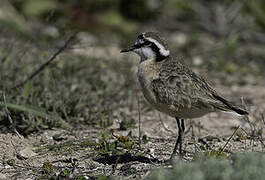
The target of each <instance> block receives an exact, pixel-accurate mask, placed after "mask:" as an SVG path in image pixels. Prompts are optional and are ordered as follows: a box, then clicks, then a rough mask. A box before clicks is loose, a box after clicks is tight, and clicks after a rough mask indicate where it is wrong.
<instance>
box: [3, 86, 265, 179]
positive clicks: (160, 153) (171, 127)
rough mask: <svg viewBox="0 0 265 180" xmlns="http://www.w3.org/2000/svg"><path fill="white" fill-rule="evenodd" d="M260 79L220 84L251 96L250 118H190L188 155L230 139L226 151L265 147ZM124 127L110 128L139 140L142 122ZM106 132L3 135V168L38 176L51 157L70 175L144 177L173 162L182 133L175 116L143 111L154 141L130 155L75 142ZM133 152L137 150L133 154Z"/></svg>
mask: <svg viewBox="0 0 265 180" xmlns="http://www.w3.org/2000/svg"><path fill="white" fill-rule="evenodd" d="M259 82H261V83H260V84H255V85H251V84H248V85H246V86H240V87H232V88H231V87H223V86H222V87H221V86H219V85H218V84H217V85H216V89H217V90H218V91H219V92H222V94H224V95H225V96H226V97H228V98H229V97H231V99H233V96H236V97H238V94H240V96H243V97H245V98H246V99H245V101H246V103H247V102H249V103H251V104H252V105H251V104H250V105H248V107H249V111H250V115H249V118H248V119H247V118H246V117H239V116H234V115H231V114H227V113H212V114H209V115H206V116H204V117H201V118H197V119H192V120H190V119H187V120H186V121H185V122H186V132H185V139H184V145H183V147H184V151H185V156H184V160H187V161H189V160H191V159H193V158H194V156H195V155H196V154H198V153H199V152H204V151H211V150H218V149H220V148H223V147H224V146H225V144H227V145H226V146H225V148H224V152H225V154H227V155H229V154H231V153H234V152H248V151H259V152H263V151H264V150H263V149H264V145H263V138H262V137H263V136H264V133H263V128H264V126H265V125H264V122H263V121H264V119H263V118H264V117H262V114H265V113H264V111H265V104H264V102H265V95H264V93H263V91H264V84H262V82H263V81H259ZM142 98H143V97H142ZM237 102H239V100H237ZM117 111H119V110H117ZM129 113H130V117H132V118H134V119H135V121H136V122H138V111H137V109H136V110H133V111H131V112H129ZM239 125H240V127H239V128H238V126H239ZM118 127H119V123H118V122H115V123H114V124H113V126H111V127H109V129H114V132H115V134H116V135H117V136H119V135H123V136H126V135H127V134H128V132H129V131H132V135H133V136H134V140H135V142H137V141H138V139H137V137H138V135H139V130H138V125H137V126H136V127H135V128H133V129H129V130H127V131H119V130H117V129H118ZM236 128H238V129H237V132H236V133H235V135H234V136H233V137H232V138H231V140H230V141H229V142H228V139H229V138H230V136H231V135H232V134H233V133H234V131H235V129H236ZM101 131H102V130H101V129H92V128H87V129H84V128H83V129H80V130H73V131H65V130H49V131H44V132H43V133H41V134H34V135H31V136H28V137H26V138H19V137H18V136H17V135H15V134H0V146H1V147H0V159H1V164H0V173H1V175H4V176H5V177H7V178H12V179H25V178H26V177H27V178H31V179H35V178H36V177H39V176H40V175H41V174H45V172H44V171H45V169H44V168H43V167H44V164H45V162H49V163H51V165H52V167H53V172H54V173H55V174H56V173H57V175H58V173H60V172H63V170H64V169H70V170H71V173H70V175H69V178H71V177H76V176H77V175H85V176H87V177H96V176H97V175H100V174H104V175H106V176H108V175H112V176H122V177H126V178H128V179H133V178H143V177H145V176H147V175H148V174H149V173H150V171H151V170H152V169H156V168H158V167H161V166H162V167H167V166H168V165H165V164H161V162H162V161H163V160H166V159H168V158H169V157H170V154H171V152H172V150H173V146H174V143H175V141H176V136H177V129H176V122H175V120H174V119H173V118H171V117H168V116H166V115H164V114H161V113H159V112H157V111H155V110H151V111H149V112H141V134H142V136H143V135H146V136H147V137H148V142H147V143H146V144H144V143H142V144H141V148H139V147H138V146H136V148H135V149H134V150H132V151H128V153H127V154H125V155H121V156H117V155H116V156H109V157H108V156H105V157H104V156H99V155H98V154H97V153H96V152H95V147H94V146H93V145H91V146H89V145H86V146H83V148H76V147H75V146H74V145H73V144H75V143H80V142H92V141H93V142H99V139H100V138H101ZM58 134H59V135H60V134H61V135H62V136H63V138H62V140H59V141H56V140H55V138H54V137H53V136H54V135H58ZM69 142H71V143H72V144H71V145H69V148H66V149H64V150H62V149H63V148H65V147H64V145H66V144H67V143H69ZM47 145H51V147H50V148H51V149H47V150H43V149H41V148H44V147H47ZM55 145H56V146H55ZM52 146H54V147H52ZM80 147H81V146H80ZM53 148H57V150H54V149H53ZM24 149H31V150H32V156H31V154H30V151H29V156H28V157H21V155H20V152H21V151H22V150H24ZM44 149H45V148H44ZM57 151H58V153H56V152H57ZM133 151H135V152H136V153H132V152H133Z"/></svg>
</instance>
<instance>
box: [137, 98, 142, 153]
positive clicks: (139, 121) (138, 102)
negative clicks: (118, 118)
mask: <svg viewBox="0 0 265 180" xmlns="http://www.w3.org/2000/svg"><path fill="white" fill-rule="evenodd" d="M137 105H138V131H139V139H138V143H139V147H140V149H141V136H142V135H141V109H140V98H139V95H138V96H137Z"/></svg>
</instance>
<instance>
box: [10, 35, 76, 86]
mask: <svg viewBox="0 0 265 180" xmlns="http://www.w3.org/2000/svg"><path fill="white" fill-rule="evenodd" d="M75 36H76V33H74V34H73V35H71V36H70V37H69V39H68V40H67V41H65V43H64V45H63V46H62V47H61V48H60V49H58V51H56V52H55V53H54V54H53V56H51V57H50V59H49V60H48V61H47V62H45V63H44V64H42V65H41V66H40V67H39V68H38V69H37V70H36V71H34V72H33V73H32V74H31V75H30V76H29V77H28V78H27V79H25V80H24V81H23V82H21V83H19V84H17V85H16V86H15V87H14V88H18V87H21V86H23V85H24V84H25V83H27V82H28V81H29V80H32V79H33V78H34V77H35V76H37V75H38V74H39V73H40V72H41V71H43V70H44V69H45V68H46V67H47V66H48V65H49V64H50V63H51V62H52V61H53V60H55V59H56V57H57V56H58V55H59V54H61V53H62V52H63V51H64V50H65V49H67V47H68V45H69V44H70V42H71V41H72V40H74V38H75Z"/></svg>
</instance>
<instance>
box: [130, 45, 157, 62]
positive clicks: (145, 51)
mask: <svg viewBox="0 0 265 180" xmlns="http://www.w3.org/2000/svg"><path fill="white" fill-rule="evenodd" d="M134 52H135V53H136V54H138V55H139V56H140V58H141V62H142V61H145V60H147V59H155V58H156V54H155V52H154V51H153V50H152V49H151V48H150V47H142V48H140V49H135V50H134Z"/></svg>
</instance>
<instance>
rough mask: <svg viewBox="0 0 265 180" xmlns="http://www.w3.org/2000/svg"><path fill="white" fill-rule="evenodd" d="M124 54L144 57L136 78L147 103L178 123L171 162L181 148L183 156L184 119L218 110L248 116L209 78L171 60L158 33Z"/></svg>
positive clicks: (140, 38)
mask: <svg viewBox="0 0 265 180" xmlns="http://www.w3.org/2000/svg"><path fill="white" fill-rule="evenodd" d="M124 52H134V53H136V54H138V55H139V56H140V58H141V59H140V63H139V65H138V73H137V76H138V80H139V82H140V86H141V88H142V92H143V94H144V97H145V98H146V100H147V101H148V102H149V103H150V104H151V105H152V106H153V107H154V108H155V109H157V110H158V111H160V112H163V113H165V114H168V115H169V116H172V117H174V118H175V119H176V121H177V126H178V138H177V140H176V144H175V147H174V150H173V152H172V154H171V158H170V159H172V158H173V157H174V155H175V154H176V152H177V148H178V146H179V154H180V155H182V137H183V133H184V130H185V125H184V119H187V118H197V117H201V116H203V115H205V114H208V113H211V112H215V111H224V112H235V113H237V114H239V115H247V114H248V112H247V111H246V110H244V109H242V108H240V107H238V106H235V105H233V104H232V103H231V102H229V101H228V100H226V99H225V98H224V97H222V96H221V95H220V94H218V93H217V92H216V91H215V90H214V89H213V88H212V87H211V86H210V85H209V83H208V82H207V80H206V79H204V78H202V77H200V76H198V75H197V74H195V73H194V72H193V71H192V70H191V69H190V68H188V67H186V66H184V65H183V64H181V63H180V62H179V61H178V60H176V59H175V58H174V57H172V56H171V55H170V51H169V50H168V46H167V44H166V42H165V41H164V40H163V39H162V38H161V37H160V36H159V35H158V33H155V32H145V33H142V34H140V35H139V36H138V38H137V40H136V43H135V44H134V45H132V46H131V47H129V48H126V49H123V50H121V53H124Z"/></svg>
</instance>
